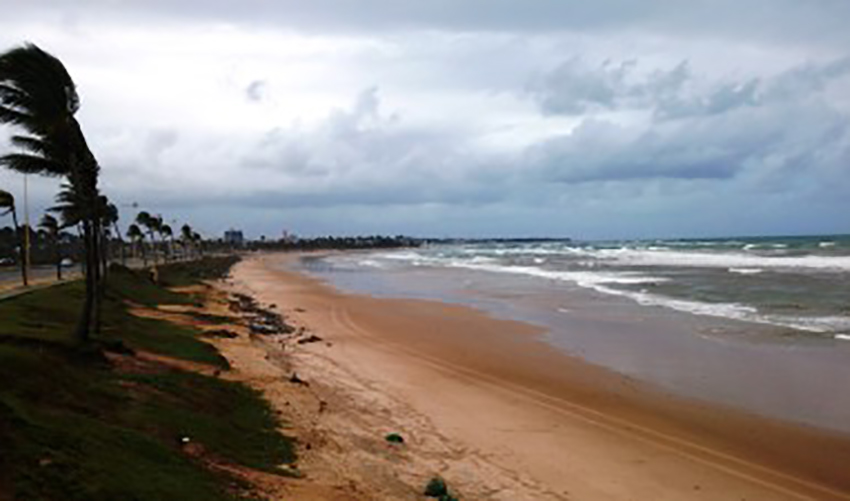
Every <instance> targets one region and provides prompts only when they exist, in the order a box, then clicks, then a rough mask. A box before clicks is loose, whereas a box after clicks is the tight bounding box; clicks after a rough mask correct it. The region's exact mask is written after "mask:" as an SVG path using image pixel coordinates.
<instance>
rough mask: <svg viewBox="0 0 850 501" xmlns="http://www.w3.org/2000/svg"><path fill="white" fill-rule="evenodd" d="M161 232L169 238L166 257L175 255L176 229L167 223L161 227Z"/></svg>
mask: <svg viewBox="0 0 850 501" xmlns="http://www.w3.org/2000/svg"><path fill="white" fill-rule="evenodd" d="M159 234H160V235H161V236H163V237H165V238H167V239H168V249H167V252H166V254H165V256H166V259H169V258H171V257H173V255H174V231H173V230H172V229H171V225H169V224H167V223H166V224H163V225H162V227H161V228H160V229H159Z"/></svg>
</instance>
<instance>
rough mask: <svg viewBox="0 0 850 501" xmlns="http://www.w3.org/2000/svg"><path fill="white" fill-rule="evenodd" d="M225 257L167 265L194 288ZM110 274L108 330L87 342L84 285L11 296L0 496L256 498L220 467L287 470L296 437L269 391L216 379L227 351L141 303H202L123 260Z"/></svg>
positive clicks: (1, 402) (2, 374) (4, 326)
mask: <svg viewBox="0 0 850 501" xmlns="http://www.w3.org/2000/svg"><path fill="white" fill-rule="evenodd" d="M210 259H212V258H210ZM228 263H230V264H232V260H229V259H218V260H214V259H213V260H210V261H204V262H201V263H194V264H191V265H190V264H189V263H179V264H174V265H168V266H164V267H162V270H161V276H162V277H163V278H166V277H167V278H166V280H168V281H169V283H180V284H182V285H190V284H191V283H197V280H198V278H213V277H215V276H220V275H221V274H223V273H225V272H226V270H227V268H228V267H229V264H228ZM171 266H173V268H170V267H171ZM108 280H109V282H108V288H107V295H106V297H105V299H104V308H103V312H104V315H103V319H102V321H103V328H102V332H101V334H100V335H99V336H98V337H95V338H93V339H92V342H91V343H90V344H88V345H86V346H84V347H81V346H80V345H79V344H78V343H76V339H75V337H74V323H75V321H76V320H77V315H78V312H79V309H80V303H81V302H82V301H83V300H84V297H85V290H84V284H83V283H81V282H79V281H78V282H72V283H68V284H63V285H59V286H55V287H50V288H46V289H41V290H35V291H32V292H29V293H27V294H24V295H21V296H17V297H15V298H12V299H8V300H5V301H0V381H2V384H0V451H2V454H0V499H27V500H31V499H34V500H37V499H62V500H77V499H79V500H113V499H181V500H182V499H205V500H232V499H246V498H249V496H250V494H249V491H248V490H247V486H246V485H244V484H243V483H242V482H241V481H240V480H238V479H237V477H235V476H233V475H232V474H230V473H224V469H223V467H227V468H228V470H229V471H232V470H233V468H237V469H238V468H250V469H257V470H262V471H266V472H276V473H281V474H284V470H283V469H281V468H280V466H281V465H283V464H286V463H289V462H292V461H293V460H294V455H293V454H294V453H293V447H292V443H291V441H290V440H289V439H287V438H286V437H284V436H282V435H280V434H279V433H278V431H277V428H278V421H277V418H276V416H275V414H274V413H273V411H272V410H271V409H270V407H269V406H268V404H267V403H266V402H265V401H264V400H263V399H262V398H261V396H260V395H259V394H258V393H257V392H256V391H254V390H252V389H250V388H248V387H246V386H244V385H240V384H237V383H233V382H228V381H224V380H222V379H219V378H218V377H216V376H215V374H216V372H217V371H221V370H225V369H226V368H227V361H226V360H225V359H224V358H223V357H222V356H221V355H220V354H219V353H218V352H217V351H216V350H215V348H214V347H213V346H212V345H210V344H208V343H206V342H204V340H203V337H201V336H200V332H199V331H198V330H195V329H193V328H189V327H183V326H177V325H174V324H172V323H168V322H165V321H162V320H158V319H152V318H141V317H138V316H135V315H133V314H132V313H131V309H132V308H133V307H137V306H134V305H147V306H154V305H158V304H192V303H194V302H195V301H196V300H197V299H196V298H194V297H192V296H189V295H187V294H179V293H176V292H172V291H169V290H167V289H165V288H162V287H160V286H158V285H156V284H154V283H153V282H151V281H150V279H149V278H148V276H147V274H146V273H144V272H140V271H133V270H128V269H126V268H121V267H115V266H113V267H112V269H111V270H110V273H109V279H108ZM193 280H194V282H193ZM144 353H150V354H154V355H155V356H160V357H163V356H164V357H171V358H173V359H178V360H182V361H188V362H194V363H195V364H203V365H202V366H203V367H209V370H208V371H205V372H204V373H203V374H201V373H196V372H188V371H184V370H180V369H177V368H175V365H173V364H163V363H158V362H152V361H151V359H152V357H150V356H146V357H142V356H141V355H142V354H144ZM207 373H208V374H211V375H204V374H207Z"/></svg>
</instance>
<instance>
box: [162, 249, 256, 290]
mask: <svg viewBox="0 0 850 501" xmlns="http://www.w3.org/2000/svg"><path fill="white" fill-rule="evenodd" d="M239 259H240V258H239V256H216V257H205V258H202V259H199V260H196V261H185V262H184V261H181V262H177V263H169V264H165V265H162V266H159V267H158V270H159V282H160V283H161V284H163V285H165V286H166V287H183V286H188V285H195V284H197V283H199V282H202V281H204V280H215V279H218V278H222V277H224V276H226V275H227V273H228V272H229V270H230V268H231V267H232V266H233V265H234V264H236V263H237V262H239Z"/></svg>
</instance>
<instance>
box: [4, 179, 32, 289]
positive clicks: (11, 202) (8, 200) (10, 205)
mask: <svg viewBox="0 0 850 501" xmlns="http://www.w3.org/2000/svg"><path fill="white" fill-rule="evenodd" d="M6 214H11V215H12V224H13V225H14V227H15V235H16V236H17V238H18V249H19V250H20V252H19V256H18V262H19V263H20V265H21V280H23V283H24V287H26V286H27V285H29V280H28V278H29V277H27V264H26V262H25V261H24V255H23V253H24V245H23V242H22V237H21V235H22V233H21V229H20V227H19V226H18V213H17V211H15V197H14V196H13V195H12V194H11V193H9V192H8V191H5V190H0V216H5V215H6ZM27 230H29V228H27Z"/></svg>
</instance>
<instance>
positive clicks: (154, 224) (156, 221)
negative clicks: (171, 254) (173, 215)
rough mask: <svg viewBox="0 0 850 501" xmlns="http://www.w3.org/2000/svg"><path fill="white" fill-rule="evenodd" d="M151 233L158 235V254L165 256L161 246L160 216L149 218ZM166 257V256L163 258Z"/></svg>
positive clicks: (163, 247)
mask: <svg viewBox="0 0 850 501" xmlns="http://www.w3.org/2000/svg"><path fill="white" fill-rule="evenodd" d="M151 231H153V233H155V234H156V235H159V245H158V252H162V253H163V255H164V254H165V246H164V245H163V239H162V216H153V217H151ZM163 257H166V256H163Z"/></svg>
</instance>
